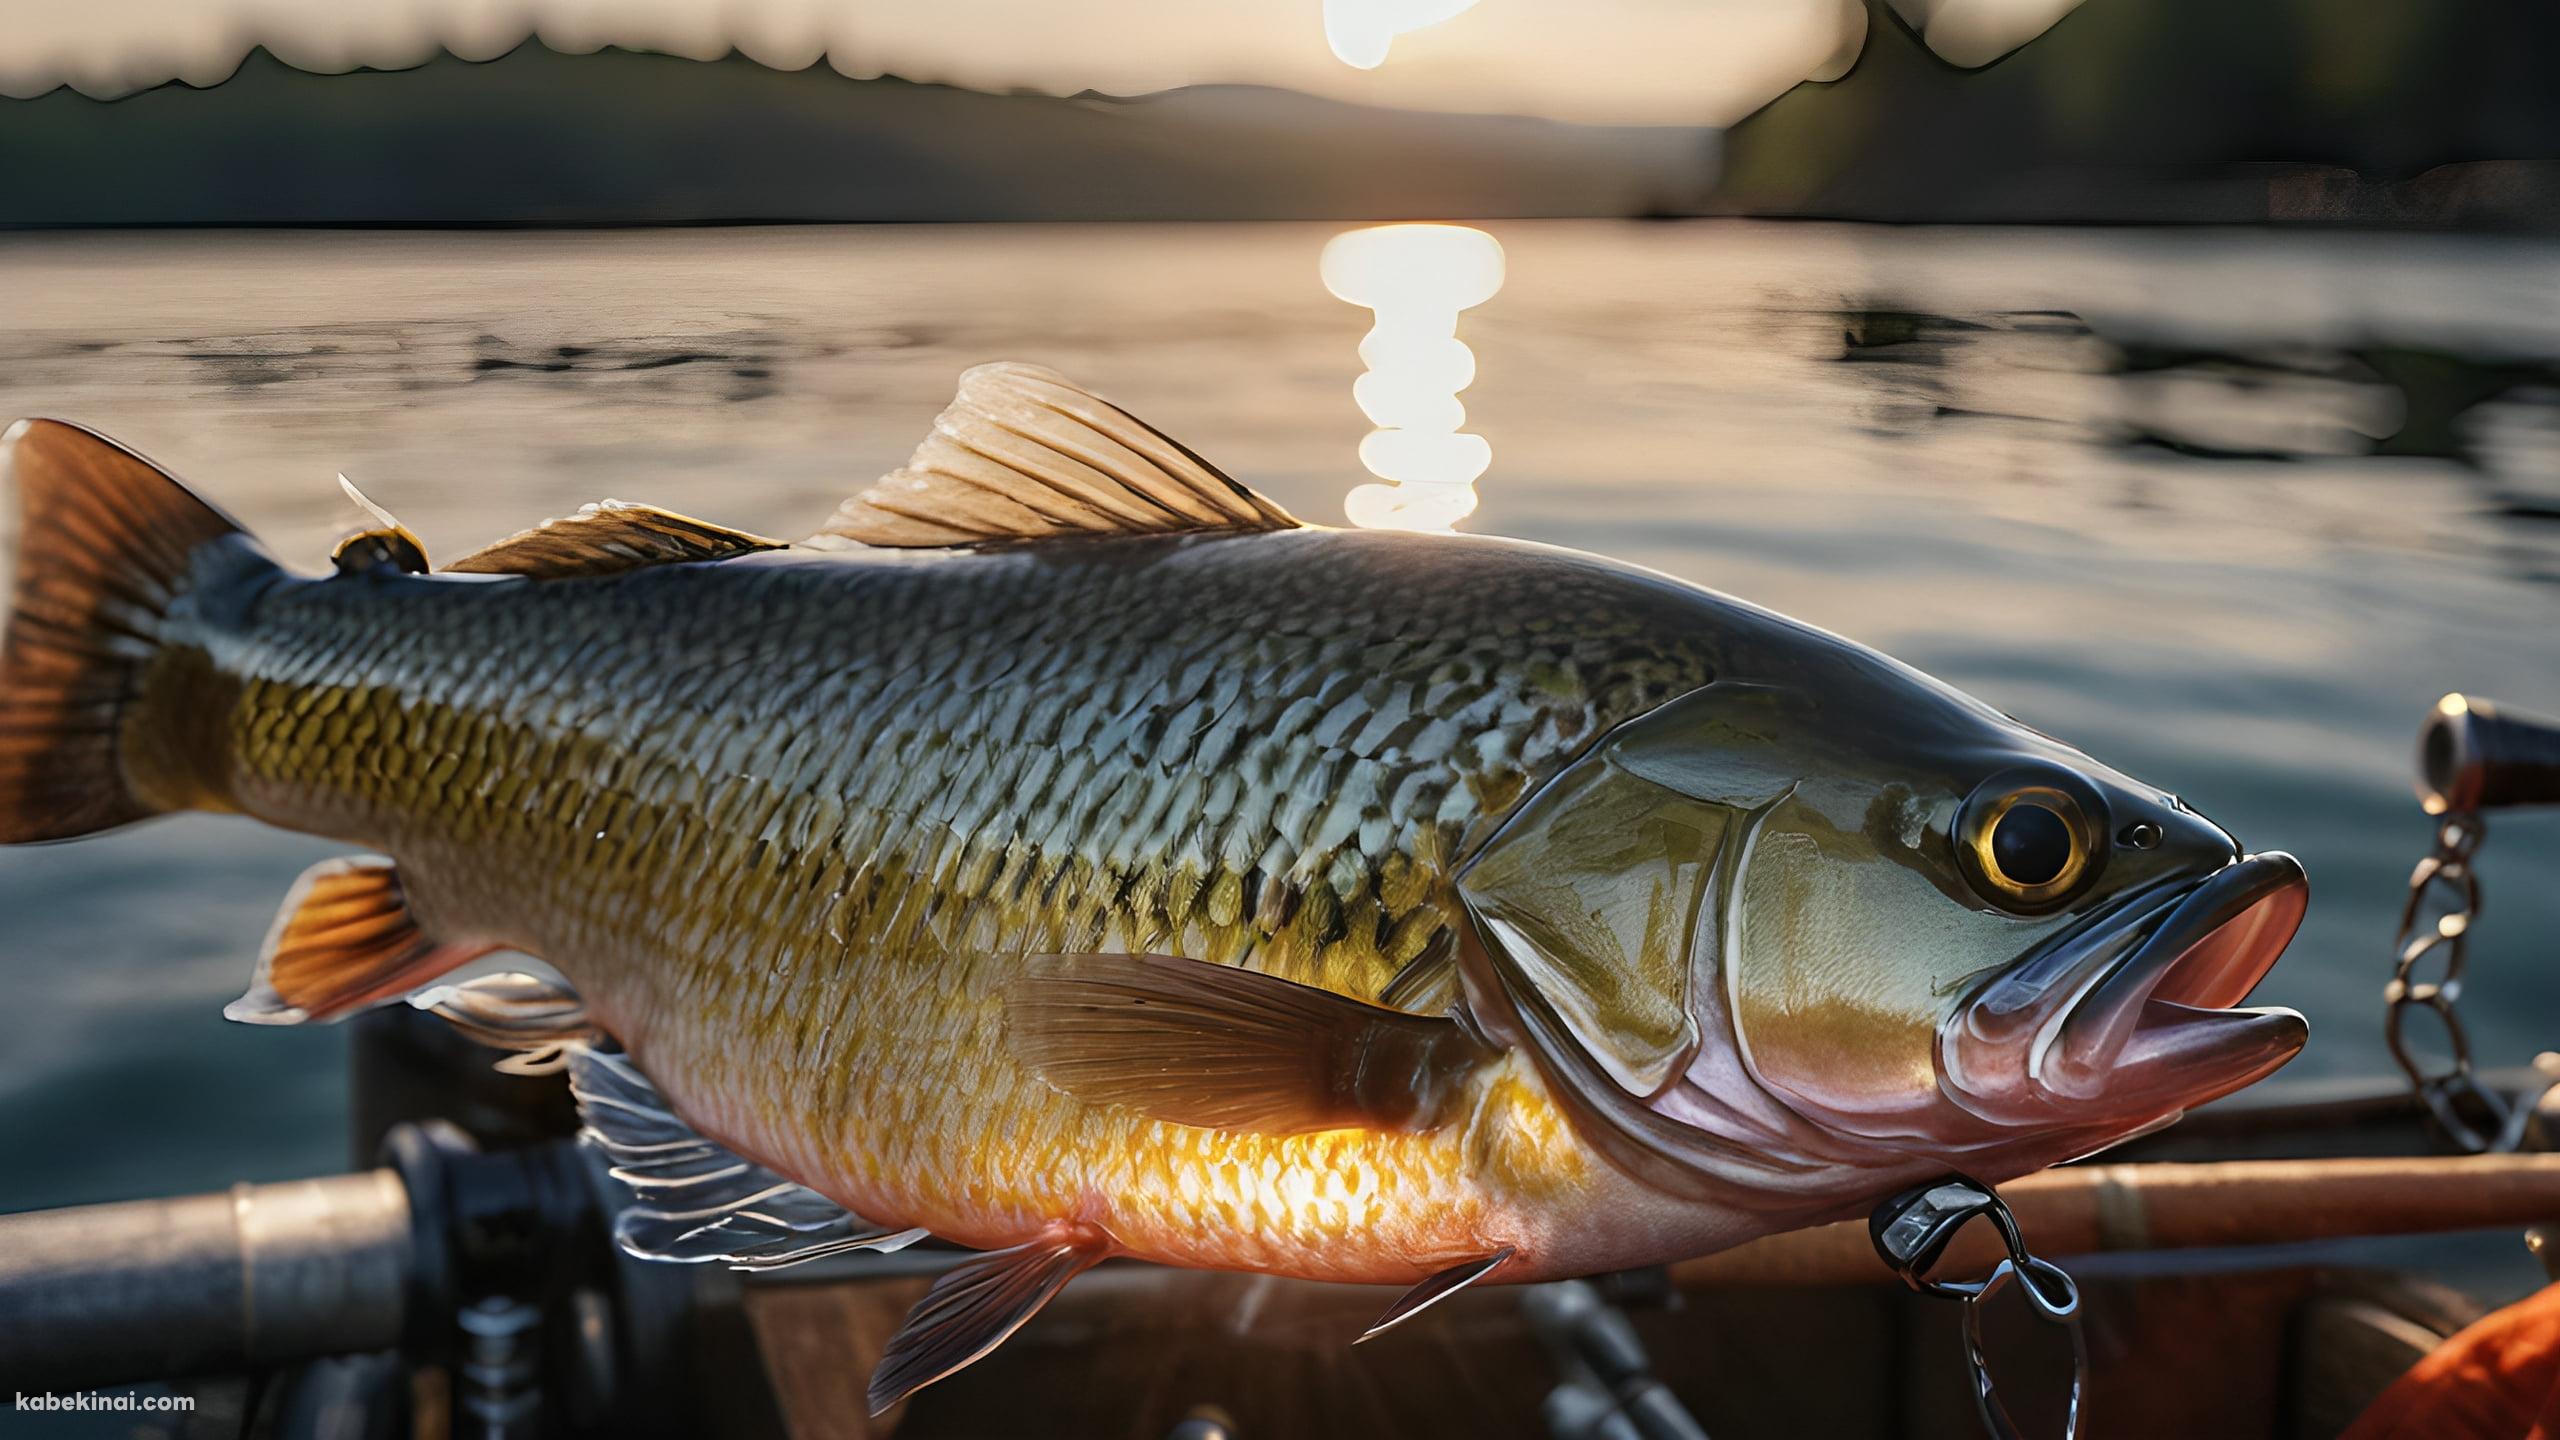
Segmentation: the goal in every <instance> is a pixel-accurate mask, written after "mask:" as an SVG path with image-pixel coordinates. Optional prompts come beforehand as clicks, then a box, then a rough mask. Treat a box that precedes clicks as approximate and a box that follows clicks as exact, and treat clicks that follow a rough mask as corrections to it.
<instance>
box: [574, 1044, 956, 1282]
mask: <svg viewBox="0 0 2560 1440" xmlns="http://www.w3.org/2000/svg"><path fill="white" fill-rule="evenodd" d="M568 1060H569V1089H570V1092H571V1093H572V1094H574V1095H575V1096H576V1097H577V1100H578V1114H579V1117H580V1118H581V1119H583V1120H584V1121H585V1122H586V1131H585V1137H586V1139H587V1140H588V1141H589V1142H590V1143H592V1144H594V1145H595V1146H596V1147H597V1148H598V1149H600V1150H602V1151H603V1152H604V1153H605V1156H606V1158H607V1159H609V1160H611V1161H612V1162H613V1169H612V1175H613V1178H614V1179H616V1180H619V1181H621V1182H622V1183H623V1184H624V1185H626V1186H628V1187H629V1188H630V1190H631V1197H632V1204H631V1205H630V1206H628V1207H626V1208H625V1209H624V1210H623V1212H622V1213H621V1215H620V1216H618V1217H616V1219H615V1220H614V1226H613V1239H614V1243H615V1244H616V1245H619V1246H620V1247H621V1248H622V1249H623V1251H624V1252H625V1253H627V1254H630V1255H633V1256H636V1257H638V1258H640V1259H643V1260H668V1261H674V1262H676V1263H678V1264H692V1265H698V1264H702V1263H705V1262H709V1261H721V1262H725V1263H727V1264H728V1265H730V1266H731V1267H732V1268H735V1269H740V1270H773V1269H779V1268H781V1267H782V1266H785V1265H797V1264H800V1263H802V1262H803V1261H808V1260H816V1259H820V1258H823V1257H825V1256H828V1255H841V1254H844V1253H846V1252H848V1251H854V1250H897V1249H902V1248H904V1247H906V1246H908V1245H912V1244H914V1243H915V1242H916V1241H918V1240H921V1239H923V1238H924V1236H925V1232H924V1231H922V1230H890V1229H886V1228H883V1227H881V1226H878V1225H874V1224H872V1223H871V1222H870V1221H868V1220H865V1219H863V1218H862V1217H861V1216H859V1215H856V1214H854V1213H853V1212H852V1211H850V1210H847V1209H845V1208H844V1207H843V1206H841V1205H838V1204H837V1203H836V1202H834V1201H833V1200H830V1199H828V1198H827V1197H825V1196H824V1195H821V1194H819V1193H818V1192H817V1191H815V1190H812V1189H810V1188H809V1187H808V1186H806V1185H801V1184H798V1183H796V1182H794V1181H790V1180H786V1179H784V1178H783V1177H782V1176H780V1175H778V1174H776V1173H774V1172H773V1171H772V1170H769V1169H767V1168H765V1167H764V1166H762V1165H758V1164H756V1163H755V1162H754V1161H752V1160H749V1159H747V1158H745V1157H744V1156H741V1155H739V1154H737V1153H735V1152H733V1151H731V1150H729V1149H727V1148H726V1147H724V1146H722V1145H721V1144H720V1143H719V1142H717V1141H715V1140H712V1139H710V1138H708V1137H706V1136H704V1135H703V1134H701V1133H700V1132H698V1131H696V1130H695V1129H694V1128H693V1127H692V1126H690V1125H687V1124H686V1123H685V1122H684V1120H683V1119H682V1118H680V1117H679V1116H678V1115H677V1114H676V1113H675V1109H674V1107H672V1106H670V1105H669V1104H668V1103H667V1101H666V1097H665V1096H663V1095H661V1094H660V1093H659V1091H658V1087H657V1086H655V1085H653V1084H651V1083H650V1081H649V1077H648V1076H647V1075H645V1074H642V1073H641V1071H640V1067H639V1066H637V1065H634V1064H633V1063H631V1057H630V1056H628V1055H624V1054H621V1053H619V1052H615V1051H607V1050H599V1049H596V1048H594V1047H592V1046H585V1045H580V1046H574V1047H572V1048H570V1049H569V1051H568Z"/></svg>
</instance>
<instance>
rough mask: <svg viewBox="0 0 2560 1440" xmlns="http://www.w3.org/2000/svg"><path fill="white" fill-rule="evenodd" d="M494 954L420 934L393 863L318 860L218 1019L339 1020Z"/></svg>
mask: <svg viewBox="0 0 2560 1440" xmlns="http://www.w3.org/2000/svg"><path fill="white" fill-rule="evenodd" d="M495 948H496V947H495V946H491V945H482V944H467V943H447V942H444V941H440V940H437V939H435V938H434V937H432V936H430V935H428V934H427V933H426V932H425V931H423V930H421V929H420V928H419V927H418V921H417V917H416V916H414V915H412V914H410V912H409V900H408V893H407V891H406V890H405V888H404V887H403V886H402V885H401V883H400V871H399V867H397V866H395V865H393V864H392V863H391V862H390V861H388V860H385V859H383V858H382V857H380V856H378V855H355V856H349V857H347V858H344V859H339V860H323V861H321V862H320V863H319V864H317V865H314V866H312V867H311V868H310V869H308V870H305V871H303V872H302V878H301V879H299V880H296V881H295V882H294V885H293V889H292V890H290V891H288V892H287V893H286V895H285V899H284V908H283V909H282V910H281V911H280V912H278V913H277V915H276V923H275V927H274V928H273V929H271V930H269V931H268V932H267V941H266V945H265V947H264V948H263V949H262V950H261V951H260V953H259V955H258V968H257V972H256V974H255V975H253V976H252V977H251V979H250V981H249V988H248V990H247V991H246V992H245V993H244V994H242V995H241V997H240V998H239V999H237V1000H234V1001H232V1002H231V1003H230V1004H229V1005H227V1006H224V1007H223V1011H222V1013H223V1014H224V1015H225V1016H226V1017H228V1018H230V1019H233V1020H240V1021H245V1022H247V1023H249V1024H252V1025H298V1024H301V1023H303V1022H305V1021H310V1020H322V1021H326V1020H337V1019H341V1018H343V1017H345V1016H348V1015H351V1014H354V1013H355V1012H356V1011H358V1010H362V1009H365V1008H366V1007H368V1006H372V1005H379V1004H381V1003H383V1002H384V1001H387V1000H397V999H399V998H401V997H402V996H404V995H406V994H408V993H409V992H410V991H412V990H415V989H417V988H419V987H420V986H422V985H424V984H426V983H427V982H428V981H430V980H433V979H434V978H436V977H437V976H439V975H441V974H443V973H445V972H446V971H448V970H451V969H452V968H454V967H455V966H457V965H461V964H464V963H466V962H468V961H471V960H476V959H478V958H479V957H481V956H483V955H486V954H488V953H490V951H492V950H493V949H495Z"/></svg>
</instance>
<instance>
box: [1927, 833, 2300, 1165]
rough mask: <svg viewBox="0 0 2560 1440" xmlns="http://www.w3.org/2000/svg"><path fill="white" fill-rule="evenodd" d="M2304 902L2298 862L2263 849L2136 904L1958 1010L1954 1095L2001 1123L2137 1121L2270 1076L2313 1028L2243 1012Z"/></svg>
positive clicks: (1951, 1036) (1947, 1055) (2091, 925)
mask: <svg viewBox="0 0 2560 1440" xmlns="http://www.w3.org/2000/svg"><path fill="white" fill-rule="evenodd" d="M2310 894H2311V887H2310V883H2309V881H2308V879H2307V878H2306V877H2305V876H2304V875H2303V872H2302V865H2301V862H2299V861H2297V860H2295V859H2294V858H2293V857H2292V856H2290V855H2287V854H2285V853H2283V852H2282V851H2269V852H2267V853H2265V854H2262V855H2249V856H2244V857H2242V858H2240V859H2237V860H2234V861H2232V862H2231V863H2230V864H2228V865H2225V866H2223V867H2221V868H2220V869H2218V870H2215V871H2213V872H2211V873H2210V874H2208V875H2206V876H2205V877H2204V878H2203V879H2201V880H2198V881H2195V882H2193V883H2192V884H2188V885H2183V886H2179V887H2176V888H2173V889H2171V890H2169V891H2167V892H2166V893H2163V892H2161V891H2159V890H2153V891H2150V892H2146V893H2144V894H2142V895H2137V896H2133V897H2129V898H2128V900H2126V901H2124V902H2122V903H2120V904H2119V905H2118V906H2116V907H2113V908H2112V909H2111V910H2109V911H2108V912H2105V913H2103V914H2101V915H2099V916H2097V917H2094V918H2093V919H2092V920H2090V921H2088V922H2087V923H2084V924H2083V925H2081V926H2079V927H2077V928H2075V929H2074V930H2073V931H2072V932H2071V933H2070V934H2067V935H2065V936H2063V937H2062V938H2061V939H2060V940H2059V941H2058V942H2057V943H2055V944H2053V945H2051V946H2049V947H2047V949H2045V950H2044V951H2041V952H2039V953H2038V954H2036V955H2033V956H2030V957H2029V958H2028V959H2027V960H2026V961H2024V962H2022V963H2021V964H2019V965H2017V966H2015V967H2012V969H2011V970H2010V971H2009V972H2008V973H2007V974H2005V975H2003V976H2001V977H1999V978H1998V979H1996V980H1994V981H1993V982H1992V983H1991V984H1990V985H1988V986H1986V987H1985V988H1984V989H1983V991H1982V992H1981V993H1980V994H1979V995H1978V996H1977V997H1976V998H1975V1000H1974V1002H1973V1003H1972V1004H1970V1005H1968V1006H1966V1007H1964V1009H1963V1010H1962V1011H1960V1012H1959V1013H1958V1015H1957V1016H1956V1017H1955V1022H1954V1024H1953V1026H1951V1028H1950V1033H1948V1034H1947V1035H1946V1036H1945V1037H1944V1038H1945V1041H1946V1042H1947V1043H1943V1044H1942V1046H1941V1051H1940V1054H1941V1062H1942V1067H1943V1068H1945V1069H1946V1070H1947V1071H1948V1073H1947V1075H1946V1079H1947V1080H1948V1081H1949V1085H1948V1091H1949V1093H1950V1095H1952V1096H1953V1097H1954V1098H1955V1099H1956V1100H1957V1101H1958V1102H1959V1103H1960V1104H1963V1105H1964V1106H1965V1108H1967V1109H1970V1110H1972V1111H1974V1112H1975V1113H1976V1114H1978V1115H1981V1116H1982V1117H1983V1118H1984V1119H1989V1120H1996V1121H2001V1122H2004V1123H2009V1124H2016V1123H2022V1122H2029V1121H2044V1122H2047V1123H2050V1122H2051V1121H2053V1120H2056V1119H2063V1118H2067V1119H2069V1120H2070V1121H2072V1122H2075V1123H2089V1122H2093V1121H2107V1122H2112V1121H2115V1120H2123V1121H2127V1122H2132V1123H2137V1124H2138V1123H2148V1122H2149V1121H2151V1120H2155V1119H2158V1118H2160V1117H2161V1116H2163V1115H2167V1114H2172V1113H2174V1112H2176V1111H2179V1110H2183V1109H2186V1108H2188V1107H2190V1106H2194V1105H2200V1104H2202V1103H2204V1102H2205V1101H2207V1100H2212V1099H2216V1098H2218V1097H2220V1096H2223V1095H2227V1094H2230V1093H2231V1092H2232V1091H2234V1090H2238V1089H2240V1088H2242V1087H2243V1086H2246V1085H2249V1084H2251V1083H2253V1082H2255V1081H2257V1080H2260V1079H2263V1078H2265V1077H2266V1076H2267V1075H2268V1074H2270V1073H2272V1072H2273V1071H2275V1070H2276V1069H2277V1068H2278V1067H2280V1066H2282V1065H2283V1064H2284V1063H2285V1062H2286V1061H2288V1060H2290V1059H2292V1058H2293V1057H2294V1056H2295V1055H2296V1054H2298V1053H2299V1052H2300V1051H2301V1049H2302V1047H2303V1044H2304V1043H2305V1042H2306V1041H2307V1040H2308V1039H2309V1038H2310V1029H2309V1026H2308V1025H2307V1024H2306V1023H2305V1022H2304V1020H2303V1018H2302V1016H2301V1015H2300V1014H2298V1013H2296V1012H2294V1011H2292V1010H2287V1009H2282V1008H2279V1007H2274V1006H2265V1007H2257V1008H2243V1007H2242V1006H2241V1004H2240V1002H2241V1001H2243V1000H2245V999H2247V998H2248V996H2249V992H2250V991H2251V990H2252V989H2254V988H2256V986H2257V984H2258V982H2259V981H2260V980H2262V979H2264V978H2265V976H2266V974H2267V972H2268V971H2269V970H2270V969H2272V968H2274V966H2275V963H2276V959H2277V957H2278V956H2280V955H2282V954H2283V953H2284V949H2285V946H2286V945H2287V944H2288V943H2290V942H2291V941H2292V939H2293V935H2294V931H2295V930H2296V929H2297V928H2298V927H2299V926H2300V925H2301V923H2302V916H2303V912H2304V909H2305V908H2306V907H2307V905H2308V904H2309V901H2310Z"/></svg>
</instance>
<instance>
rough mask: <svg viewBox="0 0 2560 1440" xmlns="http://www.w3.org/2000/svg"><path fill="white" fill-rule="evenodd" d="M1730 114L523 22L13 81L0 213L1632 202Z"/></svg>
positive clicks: (533, 217)
mask: <svg viewBox="0 0 2560 1440" xmlns="http://www.w3.org/2000/svg"><path fill="white" fill-rule="evenodd" d="M1715 143H1716V135H1715V132H1714V131H1712V130H1680V129H1655V128H1628V129H1611V128H1605V127H1587V126H1574V125H1564V124H1557V123H1553V122H1550V121H1545V120H1534V119H1515V118H1509V117H1503V116H1465V115H1460V116H1449V115H1434V114H1425V113H1419V112H1407V111H1397V110H1379V109H1371V108H1367V107H1362V106H1356V105H1345V104H1341V103H1338V102H1335V101H1330V100H1320V99H1315V98H1312V97H1309V96H1304V95H1298V94H1294V93H1291V92H1287V91H1280V90H1268V89H1253V88H1245V87H1201V88H1196V89H1189V90H1177V91H1172V92H1169V93H1167V94H1164V95H1160V96H1154V97H1150V98H1147V99H1142V100H1105V99H1058V98H1055V97H1051V96H1046V95H989V94H981V93H979V92H976V91H970V90H959V89H952V88H949V87H946V86H939V85H917V84H911V83H909V82H907V81H904V80H898V79H878V80H854V79H848V78H846V77H845V76H843V75H839V74H837V73H836V72H835V71H833V70H830V69H828V68H826V67H824V66H816V67H812V68H810V69H807V70H800V71H790V72H784V71H776V70H768V69H766V68H764V67H763V66H761V65H758V64H756V63H755V62H753V61H751V60H748V59H745V58H744V57H742V56H736V55H732V56H730V57H728V58H727V59H723V60H717V61H711V62H703V61H696V60H681V59H675V58H672V57H669V56H663V55H643V54H636V53H632V52H628V51H603V52H600V53H597V54H593V55H560V54H555V53H553V52H551V51H549V50H546V49H543V48H542V47H541V46H539V45H534V44H527V45H524V46H522V47H519V48H518V49H516V50H515V51H513V52H511V53H509V54H507V55H505V56H503V57H501V58H499V59H496V60H492V61H488V62H485V63H480V64H474V63H471V62H468V61H463V60H457V59H452V58H450V57H448V58H444V59H439V60H436V61H433V62H431V63H429V64H426V65H423V66H420V67H418V68H416V69H414V70H400V71H387V72H385V71H359V72H356V73H354V74H349V75H313V74H306V73H304V72H302V71H299V70H295V69H292V68H291V67H289V66H286V65H285V64H283V63H282V62H280V61H278V60H276V59H275V58H274V57H273V56H271V55H269V54H267V53H266V52H265V51H263V50H261V51H258V52H255V53H253V54H252V55H251V56H250V57H249V59H248V60H247V61H246V62H245V63H244V64H242V65H241V67H240V69H239V71H238V72H237V73H235V74H234V75H233V76H232V77H231V78H230V79H229V80H227V81H225V82H223V83H222V84H220V85H217V86H213V87H211V88H209V89H204V90H196V89H192V88H189V87H187V86H184V85H164V86H161V87H159V88H157V89H154V90H148V91H144V92H143V93H141V94H138V95H131V96H127V97H126V98H124V99H121V100H115V101H96V100H90V99H88V98H86V97H84V96H80V95H77V94H74V93H73V92H71V91H68V90H57V91H54V92H53V93H51V94H48V95H44V96H40V97H38V98H36V99H33V100H17V101H0V178H4V179H5V183H0V224H7V225H134V224H213V225H252V224H259V225H263V224H366V225H451V224H504V225H553V224H640V225H654V224H678V223H685V222H697V221H754V220H824V221H847V220H1102V219H1111V220H1121V219H1138V220H1154V219H1188V218H1203V217H1215V218H1234V219H1277V218H1293V217H1307V218H1335V217H1352V218H1368V217H1400V216H1406V215H1414V216H1432V217H1454V218H1467V217H1478V216H1511V215H1595V214H1596V215H1625V214H1646V213H1657V212H1681V211H1689V210H1693V209H1695V208H1696V207H1697V206H1698V205H1699V204H1700V203H1701V200H1702V198H1703V192H1704V190H1705V187H1706V185H1707V184H1708V182H1709V181H1710V180H1711V179H1712V177H1713V174H1714V150H1715Z"/></svg>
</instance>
